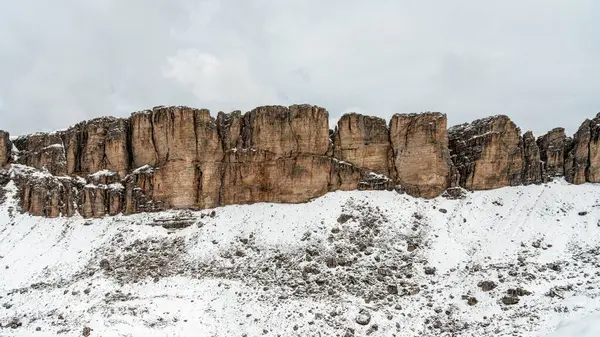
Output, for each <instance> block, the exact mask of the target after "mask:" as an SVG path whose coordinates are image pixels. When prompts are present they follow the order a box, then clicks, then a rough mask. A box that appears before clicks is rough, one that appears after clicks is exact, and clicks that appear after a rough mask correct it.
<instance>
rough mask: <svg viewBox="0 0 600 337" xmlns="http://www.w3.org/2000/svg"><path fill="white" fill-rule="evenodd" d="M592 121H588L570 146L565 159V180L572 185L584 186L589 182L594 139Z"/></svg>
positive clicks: (583, 124) (576, 134) (580, 128)
mask: <svg viewBox="0 0 600 337" xmlns="http://www.w3.org/2000/svg"><path fill="white" fill-rule="evenodd" d="M591 123H592V121H590V120H589V119H586V120H585V121H584V122H583V123H582V124H581V126H580V127H579V129H578V130H577V132H576V133H575V135H574V136H573V141H572V142H571V144H570V147H569V151H568V152H567V155H566V157H565V168H564V171H565V179H566V180H567V181H568V182H570V183H572V184H583V183H585V182H586V181H587V179H586V178H587V172H586V171H587V169H588V159H589V155H590V141H591V138H592V134H591V128H590V125H591Z"/></svg>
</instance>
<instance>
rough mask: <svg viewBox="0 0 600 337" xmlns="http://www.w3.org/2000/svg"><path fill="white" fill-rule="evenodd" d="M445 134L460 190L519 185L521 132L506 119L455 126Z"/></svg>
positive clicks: (496, 117) (521, 153) (490, 119)
mask: <svg viewBox="0 0 600 337" xmlns="http://www.w3.org/2000/svg"><path fill="white" fill-rule="evenodd" d="M448 134H449V138H450V152H451V154H452V161H453V162H454V165H455V166H456V168H457V169H458V172H459V174H460V186H463V187H465V188H467V189H473V190H485V189H493V188H499V187H503V186H514V185H519V184H521V183H522V181H523V179H522V174H523V166H524V165H523V162H524V160H523V159H524V158H523V139H522V138H521V130H520V129H519V128H518V127H517V126H516V125H515V124H514V123H513V122H512V121H511V120H510V119H509V118H508V117H507V116H504V115H498V116H493V117H488V118H483V119H478V120H476V121H474V122H472V123H468V124H462V125H457V126H455V127H453V128H451V129H450V130H448Z"/></svg>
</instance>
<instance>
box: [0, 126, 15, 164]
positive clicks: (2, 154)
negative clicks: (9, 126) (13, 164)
mask: <svg viewBox="0 0 600 337" xmlns="http://www.w3.org/2000/svg"><path fill="white" fill-rule="evenodd" d="M11 148H12V144H11V142H10V135H9V134H8V132H6V131H2V130H0V168H2V167H4V166H6V165H8V163H9V162H10V159H11Z"/></svg>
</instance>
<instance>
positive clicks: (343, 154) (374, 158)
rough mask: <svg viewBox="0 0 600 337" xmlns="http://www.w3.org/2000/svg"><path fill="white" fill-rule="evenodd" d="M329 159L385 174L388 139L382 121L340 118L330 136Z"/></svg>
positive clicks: (353, 116)
mask: <svg viewBox="0 0 600 337" xmlns="http://www.w3.org/2000/svg"><path fill="white" fill-rule="evenodd" d="M333 144H334V150H333V156H334V157H335V158H337V159H339V160H342V161H346V162H349V163H352V164H354V165H356V166H358V167H362V168H365V169H367V170H371V171H373V172H377V173H381V174H385V175H389V166H390V156H391V147H390V138H389V132H388V127H387V125H386V122H385V120H384V119H383V118H379V117H371V116H364V115H360V114H357V113H351V114H346V115H343V116H342V117H341V118H340V120H339V121H338V123H337V127H336V128H335V132H334V136H333Z"/></svg>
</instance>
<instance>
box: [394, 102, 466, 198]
mask: <svg viewBox="0 0 600 337" xmlns="http://www.w3.org/2000/svg"><path fill="white" fill-rule="evenodd" d="M390 142H391V147H392V163H391V167H392V170H393V173H392V176H393V177H394V178H395V180H396V182H397V183H398V184H400V185H402V187H403V188H404V189H405V190H406V191H407V192H408V193H409V194H412V195H416V196H422V197H428V198H431V197H436V196H438V195H440V193H442V192H443V191H444V190H445V189H446V188H448V187H451V186H453V185H454V184H455V182H456V178H457V174H456V169H455V168H454V165H453V163H452V161H451V159H450V151H449V149H448V133H447V120H446V115H444V114H441V113H437V112H428V113H422V114H396V115H394V116H393V117H392V120H391V121H390Z"/></svg>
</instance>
